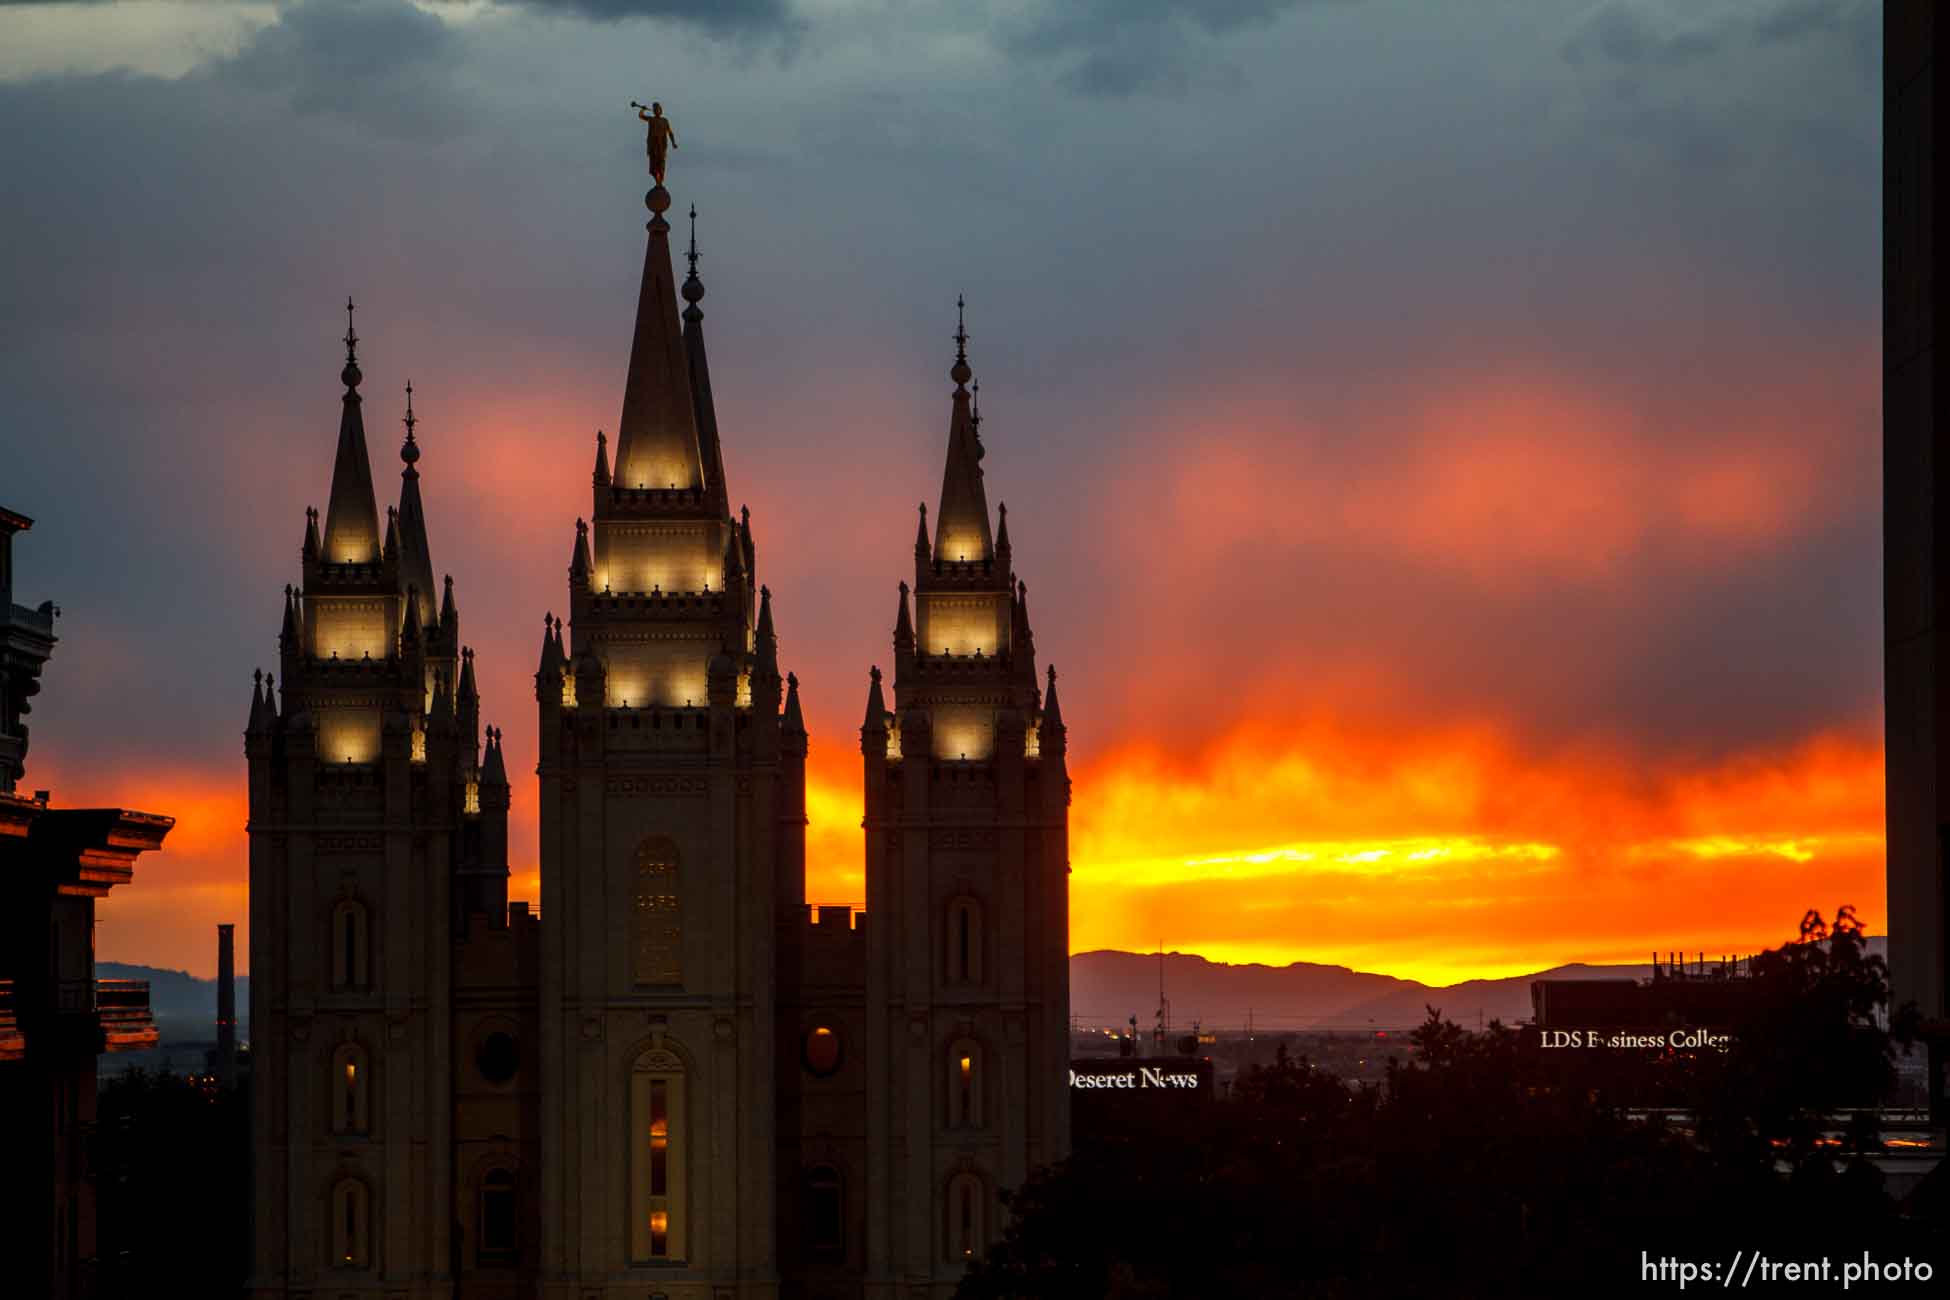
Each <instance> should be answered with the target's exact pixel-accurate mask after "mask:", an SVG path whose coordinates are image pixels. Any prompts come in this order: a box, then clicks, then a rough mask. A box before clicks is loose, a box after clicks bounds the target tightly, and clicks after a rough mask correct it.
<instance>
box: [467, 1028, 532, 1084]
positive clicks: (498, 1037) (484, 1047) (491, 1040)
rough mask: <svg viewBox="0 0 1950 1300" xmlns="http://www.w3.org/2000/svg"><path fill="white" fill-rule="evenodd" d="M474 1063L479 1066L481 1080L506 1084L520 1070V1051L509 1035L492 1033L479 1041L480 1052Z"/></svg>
mask: <svg viewBox="0 0 1950 1300" xmlns="http://www.w3.org/2000/svg"><path fill="white" fill-rule="evenodd" d="M474 1061H475V1064H477V1065H478V1066H480V1068H481V1077H482V1078H483V1079H486V1080H487V1081H488V1082H489V1083H506V1082H507V1081H508V1080H510V1079H512V1078H514V1077H515V1071H516V1070H517V1069H519V1068H521V1050H520V1049H519V1048H517V1047H516V1046H515V1040H514V1038H513V1037H512V1036H511V1035H509V1034H504V1033H499V1032H497V1033H492V1034H489V1035H488V1036H487V1037H486V1038H484V1039H482V1040H481V1050H480V1051H479V1053H477V1054H476V1056H475V1058H474Z"/></svg>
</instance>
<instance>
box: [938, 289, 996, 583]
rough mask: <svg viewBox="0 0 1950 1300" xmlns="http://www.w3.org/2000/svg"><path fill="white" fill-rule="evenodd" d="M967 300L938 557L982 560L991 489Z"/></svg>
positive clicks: (989, 551) (991, 550)
mask: <svg viewBox="0 0 1950 1300" xmlns="http://www.w3.org/2000/svg"><path fill="white" fill-rule="evenodd" d="M962 307H963V300H962V299H961V298H959V297H958V298H956V299H955V364H954V365H952V366H950V367H949V368H948V377H949V378H950V379H952V380H954V381H955V391H954V396H953V399H952V406H951V410H950V412H949V417H948V463H947V465H946V467H945V468H944V469H943V471H942V475H941V509H940V511H939V513H938V514H937V515H936V516H935V521H934V558H935V559H937V560H941V561H949V562H959V561H978V560H988V559H991V558H993V556H994V554H995V547H994V543H993V541H992V540H991V538H990V534H989V503H988V494H987V492H986V491H985V490H984V489H983V486H982V463H981V462H982V445H981V441H980V439H979V438H978V436H977V434H976V425H975V414H974V409H973V406H972V403H971V399H970V397H969V392H968V381H969V380H970V379H971V378H972V377H973V375H974V372H973V371H972V370H971V369H970V368H969V365H968V329H967V327H966V325H964V324H963V321H962Z"/></svg>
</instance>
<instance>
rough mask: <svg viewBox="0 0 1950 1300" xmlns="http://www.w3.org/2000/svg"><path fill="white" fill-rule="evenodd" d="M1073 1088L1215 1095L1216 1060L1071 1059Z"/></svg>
mask: <svg viewBox="0 0 1950 1300" xmlns="http://www.w3.org/2000/svg"><path fill="white" fill-rule="evenodd" d="M1070 1090H1071V1091H1072V1092H1073V1093H1085V1094H1089V1095H1093V1096H1100V1095H1106V1094H1108V1095H1118V1094H1125V1093H1144V1092H1148V1093H1154V1094H1157V1093H1165V1094H1170V1093H1176V1094H1179V1095H1181V1096H1194V1097H1209V1096H1211V1095H1212V1062H1211V1061H1210V1060H1208V1059H1206V1058H1205V1057H1185V1056H1178V1057H1153V1058H1144V1057H1132V1056H1123V1057H1106V1058H1099V1059H1095V1060H1082V1061H1072V1062H1070Z"/></svg>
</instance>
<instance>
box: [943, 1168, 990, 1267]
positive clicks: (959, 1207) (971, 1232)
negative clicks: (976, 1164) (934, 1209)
mask: <svg viewBox="0 0 1950 1300" xmlns="http://www.w3.org/2000/svg"><path fill="white" fill-rule="evenodd" d="M983 1197H984V1193H983V1190H982V1177H981V1175H980V1174H977V1173H973V1172H969V1171H964V1172H962V1173H959V1174H956V1175H955V1176H954V1177H952V1178H950V1179H949V1180H948V1187H947V1196H946V1198H945V1201H946V1204H945V1205H943V1207H942V1208H943V1210H944V1211H945V1215H944V1217H945V1218H946V1220H947V1223H946V1224H945V1225H944V1226H945V1227H946V1229H947V1231H946V1233H945V1236H946V1238H947V1241H946V1246H947V1251H946V1253H947V1256H948V1258H949V1259H951V1260H971V1259H974V1258H975V1256H976V1255H977V1254H978V1253H979V1252H980V1251H981V1250H982V1247H983V1246H984V1245H985V1244H986V1242H987V1241H988V1233H987V1225H986V1224H985V1223H984V1221H983V1220H984V1217H985V1207H984V1203H983Z"/></svg>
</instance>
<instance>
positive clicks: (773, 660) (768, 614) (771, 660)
mask: <svg viewBox="0 0 1950 1300" xmlns="http://www.w3.org/2000/svg"><path fill="white" fill-rule="evenodd" d="M753 640H754V641H756V643H757V645H756V650H757V654H758V667H759V670H760V671H761V672H763V673H765V674H766V675H767V676H768V677H770V678H771V679H772V680H774V681H776V680H778V676H779V634H778V633H777V632H776V631H775V630H774V629H773V627H772V589H771V588H770V587H760V588H759V589H758V629H757V631H756V633H755V634H754V636H753Z"/></svg>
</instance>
